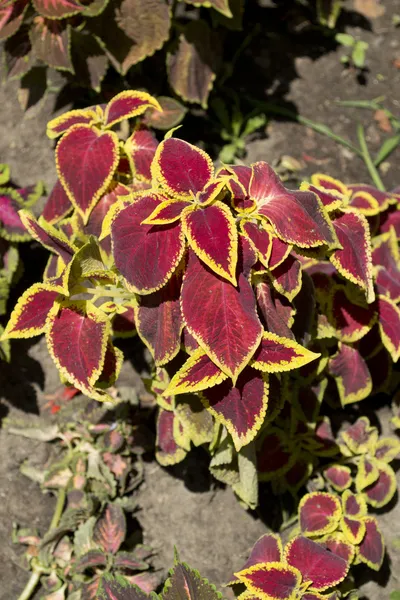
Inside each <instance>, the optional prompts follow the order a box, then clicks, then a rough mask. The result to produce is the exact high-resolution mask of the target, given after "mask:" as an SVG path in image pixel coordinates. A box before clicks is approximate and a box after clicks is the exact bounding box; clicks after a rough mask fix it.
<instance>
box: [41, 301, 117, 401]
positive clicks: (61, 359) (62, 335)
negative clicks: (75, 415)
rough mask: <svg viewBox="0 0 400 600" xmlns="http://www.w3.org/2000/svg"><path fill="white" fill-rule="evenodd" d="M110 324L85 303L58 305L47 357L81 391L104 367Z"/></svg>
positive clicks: (96, 310)
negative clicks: (48, 356) (50, 357)
mask: <svg viewBox="0 0 400 600" xmlns="http://www.w3.org/2000/svg"><path fill="white" fill-rule="evenodd" d="M109 333H110V324H109V321H108V320H107V317H105V316H104V314H103V313H102V312H101V311H100V310H99V309H96V308H95V307H94V306H89V305H86V303H85V302H74V303H68V304H66V303H65V304H60V306H59V310H58V312H56V313H55V314H53V315H52V318H51V320H50V323H49V328H48V331H47V334H46V336H47V343H48V347H49V351H50V354H51V355H52V358H53V360H54V362H55V363H56V365H57V367H58V368H59V370H60V372H61V373H62V374H63V375H65V377H66V378H67V379H68V381H69V382H70V383H73V384H74V385H75V387H77V388H78V389H81V390H85V391H86V390H87V389H89V388H90V387H91V386H92V385H93V384H94V383H95V382H96V381H97V379H98V377H99V375H100V373H101V371H102V369H103V364H104V358H105V353H106V349H107V341H108V337H109Z"/></svg>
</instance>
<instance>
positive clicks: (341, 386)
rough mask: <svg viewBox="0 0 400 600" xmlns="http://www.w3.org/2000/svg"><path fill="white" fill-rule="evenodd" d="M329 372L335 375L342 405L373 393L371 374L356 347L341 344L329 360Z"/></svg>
mask: <svg viewBox="0 0 400 600" xmlns="http://www.w3.org/2000/svg"><path fill="white" fill-rule="evenodd" d="M329 372H330V373H331V375H333V376H334V377H335V380H336V384H337V388H338V392H339V396H340V401H341V403H342V406H345V405H346V404H350V403H352V402H358V401H359V400H363V399H364V398H366V397H367V396H369V394H370V393H371V390H372V379H371V375H370V372H369V370H368V367H367V364H366V362H365V360H364V359H363V358H362V356H361V354H360V353H359V351H358V350H356V348H352V347H351V346H348V345H346V344H339V349H338V352H337V353H336V354H335V356H333V357H332V358H331V359H330V360H329Z"/></svg>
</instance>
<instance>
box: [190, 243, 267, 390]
mask: <svg viewBox="0 0 400 600" xmlns="http://www.w3.org/2000/svg"><path fill="white" fill-rule="evenodd" d="M181 298H182V299H181V307H182V314H183V318H184V321H185V323H186V326H187V327H188V329H189V331H190V333H191V334H192V335H193V336H194V338H195V339H196V340H197V342H198V343H199V344H200V346H201V347H202V348H203V350H204V351H205V352H206V353H207V354H208V355H209V357H210V358H211V360H212V361H213V362H215V364H217V365H218V366H219V367H220V369H221V370H222V371H224V373H226V374H227V375H229V376H230V377H232V378H233V379H236V378H237V377H238V375H239V373H240V372H241V371H242V370H243V368H244V367H245V365H246V364H247V363H248V361H249V359H250V357H251V356H252V354H253V353H254V351H255V349H256V348H257V346H258V344H259V342H260V340H261V335H262V326H261V323H260V321H259V320H258V317H257V313H256V303H255V298H254V293H253V290H252V288H251V286H250V284H249V283H248V281H247V279H246V278H245V277H244V276H243V275H242V274H241V273H240V274H239V277H238V287H237V288H235V287H234V286H233V285H232V284H231V283H229V282H227V281H225V280H223V279H221V278H220V277H217V276H215V275H214V274H213V273H212V272H211V271H210V270H209V269H207V267H205V266H204V265H203V264H202V262H201V261H200V260H199V259H198V258H197V256H196V255H195V254H194V252H193V251H190V252H189V260H188V265H187V270H186V275H185V278H184V280H183V286H182V296H181ZM210 315H212V319H211V320H210Z"/></svg>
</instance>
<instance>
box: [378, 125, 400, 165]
mask: <svg viewBox="0 0 400 600" xmlns="http://www.w3.org/2000/svg"><path fill="white" fill-rule="evenodd" d="M399 145H400V133H396V134H395V135H392V136H391V137H390V138H387V139H386V140H385V141H384V142H383V144H382V146H381V147H380V148H379V152H378V154H377V155H376V157H375V160H374V165H375V166H376V167H379V165H380V164H381V163H382V162H383V161H384V160H386V159H387V158H388V156H390V154H392V152H393V151H394V150H396V148H397V146H399Z"/></svg>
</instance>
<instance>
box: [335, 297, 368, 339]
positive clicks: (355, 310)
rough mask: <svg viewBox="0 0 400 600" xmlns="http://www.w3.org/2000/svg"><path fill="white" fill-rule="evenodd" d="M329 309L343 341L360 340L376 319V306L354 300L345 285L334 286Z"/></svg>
mask: <svg viewBox="0 0 400 600" xmlns="http://www.w3.org/2000/svg"><path fill="white" fill-rule="evenodd" d="M329 311H330V313H329V314H328V318H329V321H330V322H331V324H332V325H333V327H334V328H335V329H336V331H337V335H338V338H339V339H340V340H342V341H343V342H356V341H358V340H360V339H361V338H362V337H364V335H366V334H367V333H368V331H369V330H370V329H371V327H372V325H373V322H374V320H375V319H376V312H375V310H374V307H371V306H368V305H364V306H363V305H362V304H361V302H353V301H352V300H351V299H350V298H349V297H348V295H347V293H346V288H345V287H344V286H340V287H339V286H338V287H336V288H334V290H333V295H332V299H331V303H330V305H329Z"/></svg>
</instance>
